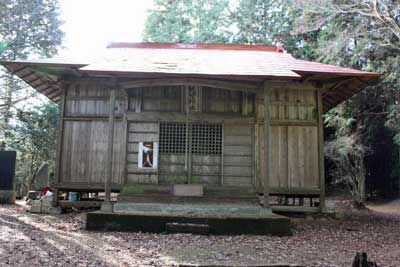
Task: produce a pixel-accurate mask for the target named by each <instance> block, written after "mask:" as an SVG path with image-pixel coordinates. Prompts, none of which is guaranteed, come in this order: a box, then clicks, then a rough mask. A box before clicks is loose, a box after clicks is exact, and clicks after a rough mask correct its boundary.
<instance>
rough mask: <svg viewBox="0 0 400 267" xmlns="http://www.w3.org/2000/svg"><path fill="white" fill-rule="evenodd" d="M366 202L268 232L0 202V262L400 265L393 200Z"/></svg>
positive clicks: (399, 219) (398, 206) (398, 215)
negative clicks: (168, 227) (203, 229)
mask: <svg viewBox="0 0 400 267" xmlns="http://www.w3.org/2000/svg"><path fill="white" fill-rule="evenodd" d="M369 208H370V210H365V211H362V212H357V213H355V214H354V213H353V215H352V216H351V217H346V218H344V219H340V220H338V219H329V218H318V219H315V218H311V217H310V218H304V219H299V218H297V219H293V227H294V235H293V236H290V237H271V236H196V235H191V234H146V233H123V232H88V231H86V230H84V223H85V216H86V214H85V213H69V214H63V215H57V216H53V215H35V214H30V213H27V212H26V211H25V210H24V207H22V206H19V205H0V266H2V267H3V266H13V267H17V266H66V267H67V266H176V265H177V264H179V263H193V264H195V263H197V264H199V263H202V264H216V263H218V264H227V265H229V264H230V265H233V266H235V265H236V266H237V265H241V266H247V265H261V264H267V263H276V264H277V263H289V264H302V265H304V266H351V261H352V259H353V257H354V255H355V252H357V251H366V252H367V253H368V255H369V258H371V259H373V260H375V261H376V262H377V263H378V266H385V267H389V266H391V267H398V266H400V201H395V202H391V203H379V204H373V205H370V206H369Z"/></svg>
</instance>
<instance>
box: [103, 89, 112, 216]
mask: <svg viewBox="0 0 400 267" xmlns="http://www.w3.org/2000/svg"><path fill="white" fill-rule="evenodd" d="M114 120H115V87H114V88H112V89H111V90H110V103H109V113H108V149H107V151H108V160H107V174H106V177H105V183H104V191H105V201H104V204H103V205H102V207H101V209H102V210H103V211H107V212H112V210H113V209H112V204H111V180H112V175H113V173H112V167H113V154H114V124H115V123H114Z"/></svg>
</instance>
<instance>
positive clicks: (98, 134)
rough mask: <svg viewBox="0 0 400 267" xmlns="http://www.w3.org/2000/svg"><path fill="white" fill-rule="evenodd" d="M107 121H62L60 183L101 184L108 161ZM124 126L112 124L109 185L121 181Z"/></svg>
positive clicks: (122, 179)
mask: <svg viewBox="0 0 400 267" xmlns="http://www.w3.org/2000/svg"><path fill="white" fill-rule="evenodd" d="M108 130H109V124H108V121H106V120H104V121H102V120H96V121H94V120H92V121H90V120H89V121H71V120H68V121H64V133H63V147H62V158H61V176H60V183H63V184H68V183H82V184H87V185H90V184H96V183H101V184H103V185H104V181H105V177H106V175H107V168H106V166H108V165H107V160H108V156H107V155H108ZM124 132H125V131H124V124H123V123H122V122H121V121H116V122H115V127H114V137H115V138H114V149H113V151H114V153H113V178H112V181H111V183H113V184H122V183H123V182H124V168H125V161H124V158H125V157H124V156H125V141H124V139H125V133H124Z"/></svg>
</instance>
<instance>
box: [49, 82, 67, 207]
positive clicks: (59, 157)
mask: <svg viewBox="0 0 400 267" xmlns="http://www.w3.org/2000/svg"><path fill="white" fill-rule="evenodd" d="M66 94H67V92H66V90H65V85H64V86H62V88H61V95H60V103H59V107H60V117H59V122H58V123H59V124H58V134H57V151H56V168H55V175H54V180H55V181H54V182H55V186H56V187H55V188H53V203H52V205H53V206H58V195H59V191H58V188H57V187H58V184H59V183H60V176H61V165H62V163H61V162H62V147H63V135H64V116H65V101H66Z"/></svg>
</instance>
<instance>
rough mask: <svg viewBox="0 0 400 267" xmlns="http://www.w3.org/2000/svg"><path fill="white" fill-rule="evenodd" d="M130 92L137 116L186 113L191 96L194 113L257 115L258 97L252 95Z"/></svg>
mask: <svg viewBox="0 0 400 267" xmlns="http://www.w3.org/2000/svg"><path fill="white" fill-rule="evenodd" d="M186 89H188V90H186ZM244 89H245V88H244ZM127 92H128V94H129V110H130V111H135V112H141V111H142V112H155V111H161V112H184V111H186V103H185V102H186V101H185V99H186V94H189V96H188V98H189V106H190V112H203V113H236V114H238V113H243V114H245V115H247V114H253V113H254V99H255V94H253V93H248V92H240V91H232V90H227V89H217V88H211V87H204V86H200V85H190V86H189V85H187V86H162V87H143V88H131V89H127Z"/></svg>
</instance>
